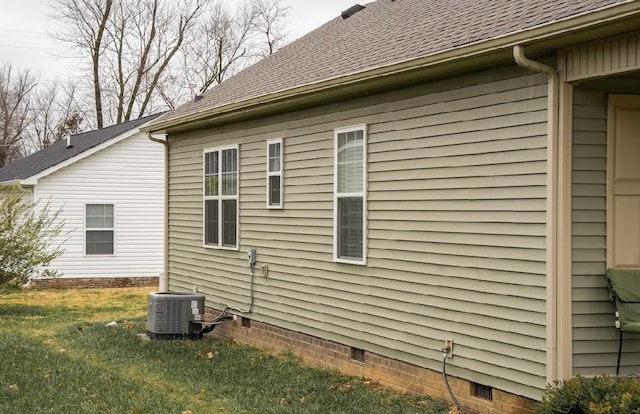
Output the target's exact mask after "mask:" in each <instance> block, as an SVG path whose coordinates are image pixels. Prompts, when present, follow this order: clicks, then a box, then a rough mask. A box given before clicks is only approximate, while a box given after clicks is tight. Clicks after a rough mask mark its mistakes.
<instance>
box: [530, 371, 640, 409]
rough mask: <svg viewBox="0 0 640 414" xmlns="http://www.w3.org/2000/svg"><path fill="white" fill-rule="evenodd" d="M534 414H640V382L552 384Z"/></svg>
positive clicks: (619, 379)
mask: <svg viewBox="0 0 640 414" xmlns="http://www.w3.org/2000/svg"><path fill="white" fill-rule="evenodd" d="M535 412H536V414H557V413H566V414H640V379H638V378H631V377H610V376H606V375H605V376H600V377H593V378H583V377H580V376H577V377H574V378H572V379H570V380H567V381H560V382H556V383H555V384H554V385H549V386H548V387H547V389H546V390H545V393H544V396H543V398H542V401H540V402H539V403H538V404H536V407H535Z"/></svg>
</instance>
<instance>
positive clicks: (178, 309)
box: [147, 292, 204, 338]
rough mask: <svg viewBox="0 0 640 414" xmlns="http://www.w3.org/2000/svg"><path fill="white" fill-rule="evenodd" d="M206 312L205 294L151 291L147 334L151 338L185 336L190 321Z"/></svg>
mask: <svg viewBox="0 0 640 414" xmlns="http://www.w3.org/2000/svg"><path fill="white" fill-rule="evenodd" d="M202 314H204V295H202V294H199V293H190V292H151V293H149V306H148V315H147V335H149V337H151V338H184V337H186V336H187V335H188V334H189V322H190V321H193V320H196V319H198V318H200V317H201V315H202Z"/></svg>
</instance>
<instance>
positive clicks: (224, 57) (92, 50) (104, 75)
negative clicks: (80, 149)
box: [51, 0, 288, 128]
mask: <svg viewBox="0 0 640 414" xmlns="http://www.w3.org/2000/svg"><path fill="white" fill-rule="evenodd" d="M236 4H238V7H237V9H236V10H235V12H230V11H228V10H227V9H225V8H224V7H223V3H222V1H221V0H108V1H106V2H105V0H61V1H59V2H55V3H51V7H52V8H54V7H55V10H56V11H55V12H53V13H52V15H53V16H54V17H55V18H56V19H57V22H58V25H59V26H62V27H64V28H63V29H61V30H60V31H58V32H56V33H55V34H54V36H55V37H56V38H57V39H59V40H62V41H65V42H67V43H69V44H71V45H73V46H74V47H75V48H76V50H77V51H78V52H79V55H80V56H84V59H87V61H88V60H89V59H88V58H90V61H91V67H92V74H93V76H92V80H93V96H94V101H95V114H96V124H97V126H98V128H101V127H103V126H104V123H105V122H107V121H108V122H113V123H119V122H123V121H127V120H129V119H132V118H137V117H141V116H144V115H145V114H148V113H150V112H153V111H156V110H158V109H165V108H166V107H167V106H169V107H170V108H173V107H175V106H177V105H178V104H180V103H182V102H184V101H186V100H188V99H190V98H192V97H193V96H195V95H196V94H198V93H203V92H204V91H205V90H207V89H208V88H209V87H210V86H211V85H213V84H216V83H220V82H221V81H222V80H223V79H224V78H226V77H228V76H229V75H231V74H233V73H235V72H236V71H237V70H239V69H241V68H242V67H244V66H245V65H248V64H250V63H253V62H254V61H255V60H256V59H257V58H259V57H262V56H265V55H267V54H270V53H272V52H273V51H275V50H276V49H277V48H278V47H280V45H281V44H282V42H283V41H284V31H283V30H284V29H283V28H284V19H285V18H286V15H287V10H288V8H286V7H282V6H281V5H280V0H240V1H238V2H237V3H236Z"/></svg>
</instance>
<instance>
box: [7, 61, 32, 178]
mask: <svg viewBox="0 0 640 414" xmlns="http://www.w3.org/2000/svg"><path fill="white" fill-rule="evenodd" d="M36 82H37V80H36V77H35V76H34V75H32V74H31V72H30V71H28V70H24V71H19V72H18V73H17V74H14V71H13V68H12V67H11V65H5V66H3V67H0V167H3V166H5V165H6V164H7V163H8V162H10V161H12V160H14V159H17V158H20V157H21V156H23V155H24V152H25V147H24V146H23V145H22V144H23V142H22V139H23V134H24V133H25V130H26V128H27V127H28V126H29V124H30V122H31V116H30V99H31V92H32V91H33V88H34V87H35V86H36Z"/></svg>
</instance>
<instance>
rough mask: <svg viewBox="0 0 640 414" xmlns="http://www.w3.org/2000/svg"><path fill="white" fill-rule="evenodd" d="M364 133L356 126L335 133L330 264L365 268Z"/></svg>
mask: <svg viewBox="0 0 640 414" xmlns="http://www.w3.org/2000/svg"><path fill="white" fill-rule="evenodd" d="M366 141H367V133H366V126H364V125H360V126H355V127H349V128H342V129H337V130H336V131H335V160H334V165H335V168H334V220H333V222H334V225H333V226H334V242H333V251H334V260H335V261H337V262H346V263H355V264H366V260H367V258H366V252H367V234H366V229H367V226H366V223H367V214H366V212H367V197H366V179H367V178H366V174H367V168H366V166H367V156H366V154H367V150H366Z"/></svg>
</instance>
